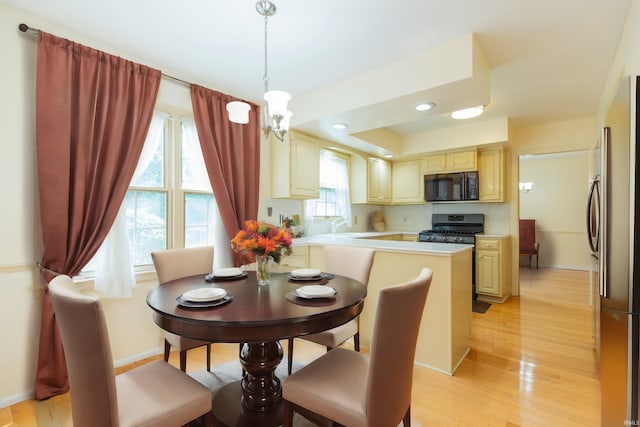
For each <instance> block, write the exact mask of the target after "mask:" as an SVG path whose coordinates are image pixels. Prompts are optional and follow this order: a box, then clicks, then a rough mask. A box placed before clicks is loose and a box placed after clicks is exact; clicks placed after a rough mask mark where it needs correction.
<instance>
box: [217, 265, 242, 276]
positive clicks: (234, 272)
mask: <svg viewBox="0 0 640 427" xmlns="http://www.w3.org/2000/svg"><path fill="white" fill-rule="evenodd" d="M242 273H244V271H243V270H242V269H241V268H238V267H229V268H218V269H217V270H213V277H235V276H240V275H241V274H242Z"/></svg>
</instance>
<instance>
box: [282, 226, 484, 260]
mask: <svg viewBox="0 0 640 427" xmlns="http://www.w3.org/2000/svg"><path fill="white" fill-rule="evenodd" d="M406 234H412V235H413V234H415V233H407V232H402V231H395V232H394V231H384V232H360V233H357V232H354V233H334V234H317V235H314V236H309V237H299V238H296V239H293V246H307V245H309V246H324V245H343V246H362V247H367V248H374V249H377V250H392V251H399V252H415V253H431V254H434V255H438V254H439V255H451V254H454V253H458V252H463V251H469V250H471V249H472V248H473V245H466V244H457V243H431V242H418V241H413V242H411V241H404V240H386V239H384V237H386V236H397V235H406ZM383 239H384V240H383ZM416 239H417V234H416Z"/></svg>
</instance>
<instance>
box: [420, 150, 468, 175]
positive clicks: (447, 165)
mask: <svg viewBox="0 0 640 427" xmlns="http://www.w3.org/2000/svg"><path fill="white" fill-rule="evenodd" d="M477 158H478V153H477V151H476V150H475V149H472V150H461V151H450V152H447V153H440V154H433V155H430V156H426V157H425V158H424V162H425V170H424V172H425V173H439V172H465V171H475V170H477V168H478V164H477Z"/></svg>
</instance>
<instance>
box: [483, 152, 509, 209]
mask: <svg viewBox="0 0 640 427" xmlns="http://www.w3.org/2000/svg"><path fill="white" fill-rule="evenodd" d="M502 159H503V156H502V149H500V148H497V149H494V150H486V151H485V150H483V151H480V153H478V183H479V185H480V194H479V199H480V200H481V201H484V202H504V191H503V184H504V178H503V177H504V172H503V169H504V168H503V160H502Z"/></svg>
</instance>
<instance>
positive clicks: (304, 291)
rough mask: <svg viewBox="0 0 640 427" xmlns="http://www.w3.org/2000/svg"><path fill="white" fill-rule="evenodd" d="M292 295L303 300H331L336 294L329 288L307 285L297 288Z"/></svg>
mask: <svg viewBox="0 0 640 427" xmlns="http://www.w3.org/2000/svg"><path fill="white" fill-rule="evenodd" d="M294 293H295V294H296V296H298V297H300V298H305V299H314V298H331V297H333V296H334V295H335V294H336V290H335V289H333V288H332V287H331V286H324V285H307V286H301V287H299V288H298V289H296V290H295V291H294Z"/></svg>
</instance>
